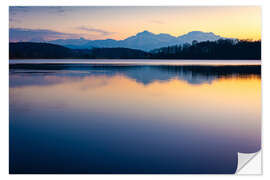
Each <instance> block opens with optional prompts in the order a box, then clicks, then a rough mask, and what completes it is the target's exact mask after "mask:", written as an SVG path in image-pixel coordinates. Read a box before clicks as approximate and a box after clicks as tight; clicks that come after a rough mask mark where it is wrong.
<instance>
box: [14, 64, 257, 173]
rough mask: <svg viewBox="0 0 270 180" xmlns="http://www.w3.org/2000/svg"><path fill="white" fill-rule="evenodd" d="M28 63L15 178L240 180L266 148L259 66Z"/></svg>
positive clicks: (17, 69) (18, 101)
mask: <svg viewBox="0 0 270 180" xmlns="http://www.w3.org/2000/svg"><path fill="white" fill-rule="evenodd" d="M18 61H19V62H18ZM18 61H17V62H16V61H13V60H11V61H10V74H9V75H10V85H9V86H10V88H9V89H10V91H9V92H10V95H9V96H10V102H9V106H10V173H117V174H120V173H184V174H188V173H234V172H235V171H236V168H237V153H238V152H242V153H253V152H257V151H258V150H260V148H261V76H260V63H259V62H258V61H252V62H251V61H241V62H238V61H230V63H228V62H226V63H227V64H224V62H220V61H211V63H212V64H211V63H210V62H209V61H204V62H203V61H202V62H201V63H200V64H198V62H193V63H192V62H191V61H190V62H189V63H187V62H186V63H185V64H183V62H182V63H181V62H179V61H176V62H174V63H172V62H171V61H159V64H155V63H154V64H153V63H152V64H149V63H143V62H142V61H141V62H140V63H136V62H133V63H132V64H127V63H123V62H118V63H116V62H115V61H112V62H113V63H108V62H106V63H97V62H93V63H85V62H74V63H70V62H67V61H65V60H62V61H64V62H61V63H60V64H59V63H57V61H56V60H55V61H54V62H53V63H52V61H50V62H48V61H47V60H46V61H42V60H39V63H38V64H33V63H30V61H29V62H28V63H25V62H23V61H21V60H18ZM24 61H26V60H24ZM32 61H33V60H32ZM160 62H162V63H160ZM214 62H215V63H214ZM21 63H22V64H21ZM196 63H197V64H196ZM209 63H210V64H209Z"/></svg>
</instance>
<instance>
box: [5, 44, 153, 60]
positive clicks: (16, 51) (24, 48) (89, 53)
mask: <svg viewBox="0 0 270 180" xmlns="http://www.w3.org/2000/svg"><path fill="white" fill-rule="evenodd" d="M149 55H150V54H149V53H146V52H144V51H141V50H136V49H128V48H93V49H90V50H89V49H69V48H66V47H63V46H60V45H54V44H48V43H33V42H19V43H10V44H9V58H10V59H71V58H74V59H143V58H148V57H149Z"/></svg>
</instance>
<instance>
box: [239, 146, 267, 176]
mask: <svg viewBox="0 0 270 180" xmlns="http://www.w3.org/2000/svg"><path fill="white" fill-rule="evenodd" d="M235 173H236V174H237V175H261V174H262V153H261V151H258V152H256V153H238V163H237V170H236V172H235Z"/></svg>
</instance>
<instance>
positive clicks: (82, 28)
mask: <svg viewBox="0 0 270 180" xmlns="http://www.w3.org/2000/svg"><path fill="white" fill-rule="evenodd" d="M77 29H80V30H83V31H87V32H94V33H99V34H100V35H103V36H108V35H112V34H114V32H109V31H105V30H103V29H97V28H91V27H90V28H88V27H84V26H81V27H78V28H77Z"/></svg>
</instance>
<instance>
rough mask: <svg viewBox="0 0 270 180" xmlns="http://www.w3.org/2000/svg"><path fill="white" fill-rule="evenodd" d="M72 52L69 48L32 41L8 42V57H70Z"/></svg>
mask: <svg viewBox="0 0 270 180" xmlns="http://www.w3.org/2000/svg"><path fill="white" fill-rule="evenodd" d="M72 55H73V52H72V50H70V49H69V48H66V47H63V46H59V45H55V44H48V43H33V42H18V43H9V58H10V59H65V58H69V57H72Z"/></svg>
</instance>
